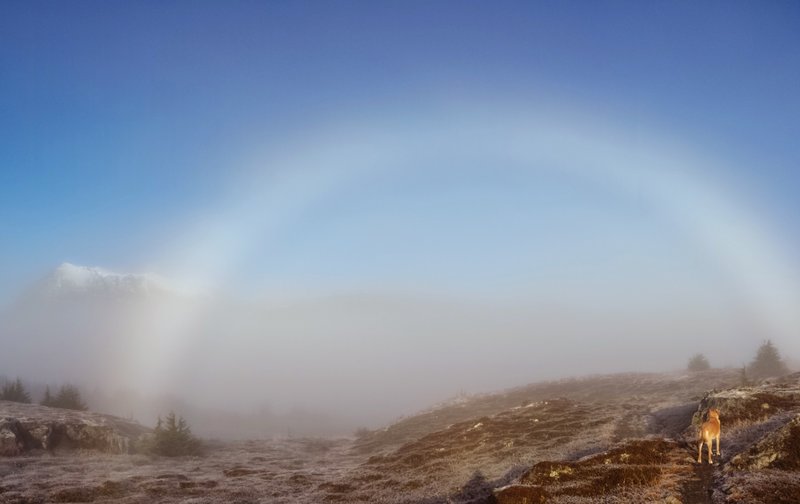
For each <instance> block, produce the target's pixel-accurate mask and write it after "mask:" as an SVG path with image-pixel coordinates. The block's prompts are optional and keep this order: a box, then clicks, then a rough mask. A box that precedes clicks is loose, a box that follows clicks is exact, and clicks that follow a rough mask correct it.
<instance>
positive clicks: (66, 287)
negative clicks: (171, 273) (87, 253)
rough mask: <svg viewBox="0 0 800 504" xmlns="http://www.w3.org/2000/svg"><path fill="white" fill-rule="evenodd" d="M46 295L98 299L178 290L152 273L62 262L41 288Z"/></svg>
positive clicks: (175, 291)
mask: <svg viewBox="0 0 800 504" xmlns="http://www.w3.org/2000/svg"><path fill="white" fill-rule="evenodd" d="M41 287H42V290H43V291H44V293H45V294H47V295H51V296H52V295H60V294H78V293H83V294H96V295H101V296H127V295H147V294H153V293H158V292H160V293H170V292H171V293H177V292H178V291H179V289H176V288H174V287H173V286H171V285H170V283H169V281H167V280H166V279H164V278H163V277H161V276H159V275H156V274H153V273H144V274H138V273H116V272H113V271H109V270H106V269H104V268H98V267H91V266H78V265H75V264H72V263H68V262H65V263H62V264H61V265H60V266H58V267H57V268H56V269H55V270H54V271H53V272H52V273H51V274H50V275H48V276H47V277H46V278H45V279H44V282H43V285H42V286H41Z"/></svg>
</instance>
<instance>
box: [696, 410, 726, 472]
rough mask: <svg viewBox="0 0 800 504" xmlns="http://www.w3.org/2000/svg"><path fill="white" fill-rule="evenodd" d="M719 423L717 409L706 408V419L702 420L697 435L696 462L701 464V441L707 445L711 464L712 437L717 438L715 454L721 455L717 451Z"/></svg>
mask: <svg viewBox="0 0 800 504" xmlns="http://www.w3.org/2000/svg"><path fill="white" fill-rule="evenodd" d="M720 432H721V431H720V423H719V410H718V409H716V408H711V409H709V410H708V421H706V422H703V424H702V425H701V426H700V432H699V433H698V436H697V443H698V445H697V463H698V464H702V463H703V460H702V455H703V443H704V442H705V443H706V446H708V463H709V464H713V463H714V462H713V461H712V460H711V443H712V441H714V439H716V440H717V456H720V455H722V454H721V453H720V451H719V436H720Z"/></svg>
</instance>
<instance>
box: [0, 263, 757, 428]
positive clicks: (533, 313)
mask: <svg viewBox="0 0 800 504" xmlns="http://www.w3.org/2000/svg"><path fill="white" fill-rule="evenodd" d="M176 285H177V284H176V283H175V282H174V281H172V280H169V279H168V278H165V277H163V276H160V275H156V274H152V273H147V274H131V273H117V272H112V271H109V270H106V269H104V268H99V267H87V266H78V265H75V264H71V263H64V264H61V265H60V266H58V267H57V268H55V269H54V270H53V271H51V272H50V273H48V274H47V275H45V276H44V277H43V279H42V280H40V281H39V282H35V283H34V284H33V286H32V288H31V289H30V290H29V291H28V293H27V294H26V295H24V296H22V297H21V298H20V300H19V302H17V303H16V304H15V305H14V307H13V309H12V310H6V312H5V313H4V315H3V316H2V317H0V331H3V332H4V333H5V334H9V335H13V336H14V352H4V353H3V355H2V356H0V366H2V369H3V372H4V373H5V374H7V375H8V376H11V377H13V376H21V377H23V378H24V379H27V380H30V381H33V382H40V383H51V384H58V383H63V382H73V383H75V384H77V385H79V386H81V387H82V388H83V389H84V390H86V391H87V392H89V393H91V395H92V397H93V398H94V403H95V404H96V405H97V406H98V407H101V408H102V411H104V412H108V413H113V414H117V415H121V416H125V417H127V416H133V417H135V418H137V419H138V420H140V421H142V422H144V423H148V424H149V423H152V422H153V421H154V418H155V416H156V415H157V414H158V413H159V412H163V410H165V409H168V408H170V407H174V408H179V409H180V410H182V411H184V412H186V414H187V416H189V417H190V420H191V421H192V422H193V424H194V425H196V426H197V428H198V433H200V434H208V435H214V436H221V437H225V436H228V435H232V436H236V437H246V436H247V435H259V436H260V435H263V434H265V433H266V434H285V432H286V430H287V426H288V425H291V424H294V425H304V426H305V427H303V430H304V431H305V432H306V433H309V434H322V433H324V434H331V433H347V432H352V430H353V429H355V428H356V427H358V426H362V425H366V426H368V427H375V426H378V425H382V424H385V423H387V422H390V421H392V420H394V419H396V418H397V417H398V416H401V415H407V414H412V413H414V412H416V411H418V410H420V409H422V408H425V407H428V406H429V405H430V404H434V403H438V402H440V401H442V400H445V399H447V398H451V397H453V396H455V395H457V394H459V393H461V392H468V393H476V392H488V391H492V390H500V389H504V388H507V387H513V386H516V385H518V384H519V383H528V382H531V381H535V380H541V379H553V378H562V377H565V376H569V375H570V374H573V373H575V371H574V370H576V369H580V370H581V373H582V374H590V373H608V372H617V371H635V370H639V369H641V368H642V363H643V362H644V363H646V365H647V367H648V368H649V369H653V370H670V369H677V368H682V367H683V366H684V365H685V362H686V359H687V358H688V356H690V355H692V354H693V353H695V352H697V351H711V350H713V351H714V352H715V353H714V354H713V355H710V357H711V358H712V361H713V363H714V364H715V365H725V364H729V365H740V364H741V363H743V362H745V361H746V359H749V358H750V357H751V355H752V352H753V351H754V349H755V347H754V348H753V349H752V350H751V349H749V348H747V347H746V346H745V345H744V344H743V345H740V346H734V345H729V346H723V347H716V346H713V347H712V346H710V345H711V343H709V347H708V349H706V348H700V347H696V346H686V345H683V344H681V343H680V341H679V340H676V338H675V335H676V334H678V335H684V334H692V333H693V332H695V331H697V328H698V327H706V329H707V330H706V332H705V334H706V335H708V336H709V338H710V340H711V341H712V342H713V341H715V340H716V341H719V340H721V339H722V338H727V339H728V340H729V341H733V340H735V339H739V340H741V341H743V342H746V341H748V340H751V339H752V333H751V332H750V331H749V329H748V328H747V327H746V326H745V327H743V326H739V325H737V323H736V321H731V320H727V319H725V318H724V317H721V316H719V317H715V316H712V315H711V314H708V313H704V314H701V313H700V312H698V314H696V315H694V314H690V315H689V316H687V314H685V313H683V314H681V315H676V314H673V313H671V312H670V311H669V310H667V309H665V308H660V309H659V310H658V313H653V312H634V313H627V314H623V315H614V314H608V313H598V312H596V311H595V312H593V311H589V310H584V311H581V310H580V309H579V308H570V307H568V306H558V305H549V306H548V305H538V306H536V305H534V306H526V305H520V306H517V307H513V306H508V305H506V306H500V305H491V304H486V303H480V302H468V301H464V300H451V301H446V300H443V299H438V300H432V299H427V298H426V299H420V298H419V297H415V296H405V295H400V294H391V293H369V292H364V293H358V292H356V293H352V294H348V295H339V296H327V297H319V298H311V299H296V300H287V299H284V300H283V301H282V302H279V303H273V302H269V301H262V300H258V299H250V300H241V299H240V300H236V299H232V298H224V297H220V296H217V297H213V298H212V297H211V296H205V295H195V294H193V293H192V291H188V290H186V289H181V288H179V287H177V286H176ZM589 327H591V328H592V329H591V331H590V332H587V331H588V329H587V328H589ZM643 335H644V336H643ZM597 339H602V340H604V341H606V344H604V345H603V346H602V347H601V348H596V349H595V350H594V351H592V352H576V351H575V349H576V348H581V346H582V345H585V344H586V342H587V341H591V340H597ZM566 363H568V364H569V370H566V368H565V365H566ZM265 412H266V413H265ZM290 418H291V419H292V420H289V419H290ZM301 419H304V420H301ZM264 425H268V426H269V427H267V428H266V429H265V428H264Z"/></svg>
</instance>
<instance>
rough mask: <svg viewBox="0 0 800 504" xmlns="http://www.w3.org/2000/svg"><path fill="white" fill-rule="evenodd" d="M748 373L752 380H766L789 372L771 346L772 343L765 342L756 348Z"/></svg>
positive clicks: (778, 353)
mask: <svg viewBox="0 0 800 504" xmlns="http://www.w3.org/2000/svg"><path fill="white" fill-rule="evenodd" d="M748 372H749V374H750V376H752V377H754V378H767V377H770V376H782V375H785V374H787V373H788V372H789V369H788V368H787V367H786V364H785V363H784V362H783V359H781V355H780V352H778V349H777V348H775V345H773V344H772V341H770V340H767V341H765V342H764V343H763V344H762V345H761V346H760V347H759V348H758V352H757V353H756V356H755V358H753V362H751V363H750V367H749V368H748Z"/></svg>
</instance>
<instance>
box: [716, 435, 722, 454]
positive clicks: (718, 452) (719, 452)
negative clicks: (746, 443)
mask: <svg viewBox="0 0 800 504" xmlns="http://www.w3.org/2000/svg"><path fill="white" fill-rule="evenodd" d="M721 437H722V433H721V432H720V433H719V434H717V456H718V457H719V456H720V455H722V452H721V451H719V438H721Z"/></svg>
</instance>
